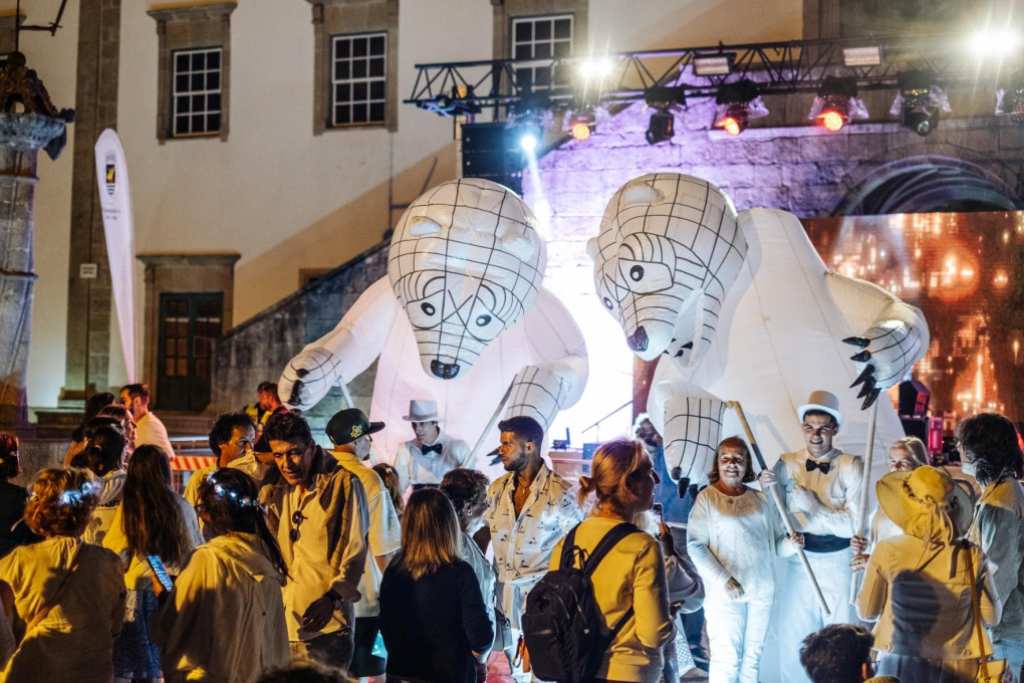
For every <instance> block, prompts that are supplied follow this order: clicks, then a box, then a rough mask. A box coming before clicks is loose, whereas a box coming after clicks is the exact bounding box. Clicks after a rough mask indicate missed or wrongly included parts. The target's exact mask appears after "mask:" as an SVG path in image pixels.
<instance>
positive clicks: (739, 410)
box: [726, 401, 832, 614]
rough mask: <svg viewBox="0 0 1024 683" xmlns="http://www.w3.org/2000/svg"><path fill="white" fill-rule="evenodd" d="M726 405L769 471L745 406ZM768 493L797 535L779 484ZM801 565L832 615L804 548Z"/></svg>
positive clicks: (755, 455)
mask: <svg viewBox="0 0 1024 683" xmlns="http://www.w3.org/2000/svg"><path fill="white" fill-rule="evenodd" d="M726 405H727V406H729V407H730V408H732V409H733V410H735V411H736V415H737V417H739V418H740V424H742V425H743V431H744V432H745V433H746V435H747V441H748V442H749V443H750V450H752V451H753V452H754V457H755V458H757V464H758V466H759V467H760V468H761V469H762V470H766V469H768V465H767V463H765V461H764V456H763V455H762V454H761V447H760V446H758V445H757V440H756V439H755V438H754V431H753V430H752V429H751V428H750V424H749V423H748V422H747V416H746V414H745V413H744V412H743V406H741V405H740V402H739V401H727V402H726ZM768 492H769V493H770V494H771V498H772V502H774V503H775V507H776V508H777V509H778V511H779V516H780V517H782V523H783V524H784V525H785V526H786V533H788V534H789V535H790V536H793V535H794V534H796V529H795V528H794V527H793V522H792V521H791V520H790V519H789V514H788V513H787V512H786V505H785V503H784V502H783V501H782V495H781V494H780V493H779V486H778V484H777V483H776V484H772V485H771V486H769V487H768ZM798 550H799V554H800V563H801V564H803V566H804V571H805V572H807V578H809V579H810V580H811V585H812V586H814V593H815V595H817V596H818V602H819V603H821V608H822V609H823V610H825V614H831V613H832V610H830V609H829V607H828V603H827V602H826V601H825V594H824V593H822V592H821V586H820V585H819V584H818V578H817V577H816V576H815V575H814V570H813V569H812V568H811V563H810V562H809V561H808V559H807V554H806V553H805V552H804V549H803V547H802V546H801V547H800V548H799V549H798Z"/></svg>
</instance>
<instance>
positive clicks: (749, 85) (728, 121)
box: [713, 79, 769, 136]
mask: <svg viewBox="0 0 1024 683" xmlns="http://www.w3.org/2000/svg"><path fill="white" fill-rule="evenodd" d="M768 114H769V111H768V107H767V106H765V103H764V100H762V99H761V94H760V90H759V89H758V86H757V84H756V83H754V82H753V81H751V80H747V79H744V80H742V81H738V82H736V83H727V84H725V85H723V86H721V87H720V88H719V89H718V94H717V95H716V97H715V120H714V123H713V127H714V128H720V129H721V130H724V131H725V132H726V133H728V134H729V135H734V136H735V135H739V134H740V133H742V132H743V131H744V130H746V129H747V124H749V123H750V121H751V120H752V119H759V118H763V117H765V116H768Z"/></svg>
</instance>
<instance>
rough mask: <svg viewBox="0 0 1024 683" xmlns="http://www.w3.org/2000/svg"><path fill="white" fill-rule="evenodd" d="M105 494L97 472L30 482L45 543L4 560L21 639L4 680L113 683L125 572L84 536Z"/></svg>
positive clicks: (62, 473)
mask: <svg viewBox="0 0 1024 683" xmlns="http://www.w3.org/2000/svg"><path fill="white" fill-rule="evenodd" d="M99 489H100V486H99V483H98V482H97V481H96V478H95V477H94V476H93V475H92V473H90V472H88V471H86V470H80V469H75V468H71V469H44V470H42V471H41V472H39V474H38V475H37V477H36V480H35V482H34V483H33V484H32V489H31V495H30V496H29V500H28V504H27V505H26V507H25V522H26V524H27V525H28V527H29V528H30V529H31V530H32V531H33V532H34V533H36V534H38V535H39V536H42V537H43V540H42V541H40V542H39V543H35V544H33V545H26V546H20V547H18V548H15V549H14V550H13V551H12V552H11V554H10V555H8V556H7V557H5V558H3V559H2V560H0V588H2V589H3V593H5V594H6V595H8V596H10V595H13V598H14V599H13V603H14V614H13V615H12V616H13V618H12V619H11V621H12V622H13V625H14V631H15V633H16V634H19V635H20V642H19V644H18V648H17V650H15V652H14V654H13V655H12V656H11V657H10V659H8V660H7V664H6V666H5V667H4V669H3V671H2V672H0V680H2V681H10V682H11V683H18V682H22V681H24V682H26V683H27V682H29V681H66V680H69V678H72V679H74V680H75V681H84V682H92V681H95V682H96V683H109V682H110V681H111V680H112V679H113V676H114V666H113V647H114V637H115V636H116V635H117V633H118V631H120V629H121V620H122V619H123V617H124V599H125V588H124V581H123V579H122V577H121V566H120V562H119V561H118V558H117V556H116V555H115V554H114V553H112V552H110V551H109V550H107V549H105V548H101V547H99V546H97V545H92V544H89V543H85V542H83V541H82V540H81V539H80V538H79V537H80V536H81V535H82V532H83V531H84V529H85V525H86V523H87V522H88V521H89V516H90V515H91V514H92V510H93V508H94V507H95V506H96V501H97V500H98V496H99ZM5 602H6V601H5Z"/></svg>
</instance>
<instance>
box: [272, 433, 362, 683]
mask: <svg viewBox="0 0 1024 683" xmlns="http://www.w3.org/2000/svg"><path fill="white" fill-rule="evenodd" d="M365 429H366V425H352V426H351V427H350V428H349V434H350V435H352V436H353V437H358V436H361V435H362V432H363V431H364V430H365ZM357 430H358V431H359V433H356V431H357ZM264 436H266V438H267V441H268V442H269V445H270V450H271V452H272V453H273V454H274V464H275V465H276V467H277V475H278V476H277V477H276V481H272V482H269V483H268V484H267V485H265V486H264V487H263V488H262V489H261V490H260V502H262V503H263V504H264V505H266V506H267V521H268V523H269V525H270V528H271V530H272V531H274V532H275V535H276V536H277V542H278V543H279V544H280V546H281V554H282V555H283V556H284V559H285V562H286V564H287V565H288V573H289V575H290V576H289V578H288V581H287V583H286V584H285V586H284V589H283V597H284V606H285V622H286V624H287V627H288V640H289V642H290V645H291V649H292V654H293V655H295V656H297V657H307V658H310V659H315V660H318V661H320V662H322V663H324V664H327V665H328V666H335V667H339V668H344V669H347V668H348V666H349V664H350V662H351V660H352V651H353V636H354V631H353V629H354V615H353V606H354V605H355V603H357V602H358V601H359V599H360V597H361V596H360V593H359V588H358V587H359V582H360V580H361V579H362V576H363V571H364V570H365V567H366V551H367V543H366V534H367V527H368V515H367V509H366V494H365V492H364V491H363V485H362V484H361V483H360V482H359V479H358V478H357V477H355V476H354V475H353V474H352V473H351V472H349V471H348V470H346V469H345V468H343V467H341V466H340V465H338V462H337V461H336V460H335V459H334V458H332V457H331V456H330V455H329V454H327V453H325V452H324V450H323V449H322V448H320V447H319V446H317V445H316V443H315V442H314V441H313V435H312V433H311V432H310V429H309V425H308V424H307V423H306V421H305V420H304V419H303V418H302V417H301V416H299V415H298V414H296V413H278V414H276V415H274V416H273V417H271V418H270V420H269V421H268V422H267V426H266V430H265V432H264Z"/></svg>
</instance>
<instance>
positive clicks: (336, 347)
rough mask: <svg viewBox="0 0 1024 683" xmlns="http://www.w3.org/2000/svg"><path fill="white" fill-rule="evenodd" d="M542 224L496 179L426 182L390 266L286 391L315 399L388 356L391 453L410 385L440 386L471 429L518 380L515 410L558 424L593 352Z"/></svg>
mask: <svg viewBox="0 0 1024 683" xmlns="http://www.w3.org/2000/svg"><path fill="white" fill-rule="evenodd" d="M535 225H536V219H535V218H534V216H533V213H532V212H531V211H530V209H529V207H527V206H526V204H525V203H524V202H523V200H522V199H520V198H519V197H518V196H517V195H516V194H515V193H514V192H512V191H511V190H509V189H508V188H505V187H503V186H501V185H498V184H497V183H493V182H490V181H487V180H479V179H475V178H464V179H461V180H453V181H448V182H445V183H442V184H440V185H438V186H437V187H435V188H433V189H431V190H429V191H427V192H426V193H424V194H423V195H422V196H421V197H419V198H418V199H417V200H416V201H414V202H413V203H412V204H411V205H410V206H409V208H408V209H406V211H405V213H404V214H402V218H401V219H400V220H399V222H398V225H397V226H396V227H395V231H394V235H393V237H392V238H391V248H390V250H389V251H388V277H386V278H381V279H380V280H378V281H377V282H375V283H374V284H372V285H371V286H370V287H369V288H368V289H367V290H366V292H364V293H363V295H362V296H360V297H359V299H358V300H357V301H356V302H355V303H354V304H353V305H352V307H351V308H350V309H349V310H348V312H347V313H346V314H345V315H344V317H343V318H342V319H341V322H339V323H338V326H337V327H335V328H334V330H332V331H331V332H329V333H328V334H326V335H324V336H323V337H322V338H320V339H318V340H316V341H315V342H313V343H311V344H309V345H308V346H306V348H304V349H303V350H302V352H301V353H300V354H299V355H298V356H296V357H295V358H293V359H292V360H291V361H290V362H289V363H288V366H287V367H286V368H285V370H284V372H283V374H282V375H281V379H280V381H279V383H278V388H279V393H280V394H281V397H282V398H283V399H284V400H285V402H286V403H287V404H288V405H289V406H290V407H292V408H299V409H303V410H307V409H309V408H311V407H313V406H314V405H316V404H317V403H318V402H319V401H320V399H321V398H323V396H324V395H325V394H326V393H327V391H328V390H329V389H330V388H331V387H332V386H334V385H336V384H338V383H340V382H349V381H351V380H352V379H353V378H354V377H355V376H356V375H358V374H359V373H361V372H362V371H363V370H365V369H366V368H367V367H369V366H370V364H371V363H372V362H373V361H374V360H376V361H377V373H376V378H375V380H374V390H373V401H372V404H371V408H370V415H372V416H373V417H374V418H375V419H378V420H383V421H384V422H386V423H387V424H388V425H391V426H390V427H389V428H388V429H386V430H385V431H384V432H383V433H382V434H383V437H382V438H381V439H379V440H378V442H379V441H383V448H382V451H383V452H385V453H395V452H396V451H397V449H398V446H399V444H401V443H402V442H403V441H405V440H406V439H407V438H408V433H407V432H406V431H405V430H404V429H398V425H400V424H401V419H402V416H403V413H404V410H405V405H404V403H405V401H408V399H409V397H410V396H431V397H433V398H434V399H435V400H436V401H437V402H438V409H439V410H438V414H439V416H440V417H441V419H442V420H443V422H444V424H445V428H446V429H447V430H449V431H450V432H451V433H453V434H461V435H464V436H467V437H469V438H470V439H476V438H477V436H478V435H479V434H481V433H482V432H483V430H484V429H485V427H486V426H487V423H488V420H489V418H490V417H491V416H492V415H493V414H494V412H495V410H496V408H497V407H498V406H499V404H500V403H501V401H502V397H503V396H505V395H506V392H508V399H507V401H506V404H505V409H504V410H503V414H504V415H505V416H514V415H528V416H531V417H533V418H535V419H536V420H537V421H538V422H539V423H540V424H541V425H542V426H543V427H544V428H545V429H546V428H547V427H548V426H549V425H550V424H551V421H552V419H553V418H554V417H555V415H556V414H557V413H558V411H560V410H563V409H565V408H568V407H569V406H572V405H573V404H574V403H576V401H577V400H579V397H580V395H581V394H582V393H583V387H584V385H585V384H586V378H587V355H586V345H585V343H584V340H583V335H582V334H581V333H580V331H579V329H578V328H577V327H576V325H575V323H574V322H573V318H572V316H571V315H570V314H569V312H568V310H566V308H565V306H563V305H562V304H561V302H559V300H558V298H557V297H556V296H555V295H554V294H552V293H551V292H549V291H548V290H546V289H544V288H543V287H542V286H541V281H542V279H543V277H544V268H545V264H546V261H547V257H546V246H545V244H544V241H543V240H542V239H541V237H540V235H538V233H537V230H536V227H535ZM510 385H511V390H509V387H510Z"/></svg>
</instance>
